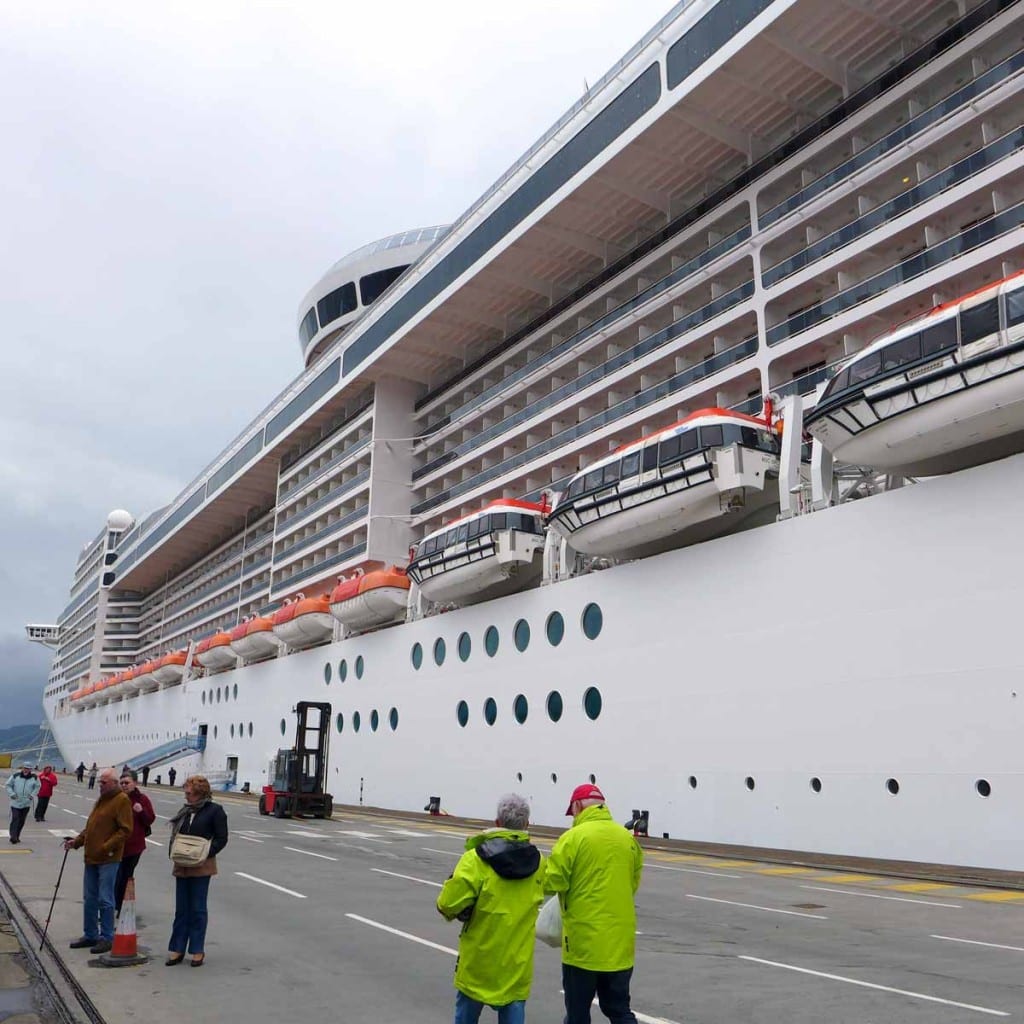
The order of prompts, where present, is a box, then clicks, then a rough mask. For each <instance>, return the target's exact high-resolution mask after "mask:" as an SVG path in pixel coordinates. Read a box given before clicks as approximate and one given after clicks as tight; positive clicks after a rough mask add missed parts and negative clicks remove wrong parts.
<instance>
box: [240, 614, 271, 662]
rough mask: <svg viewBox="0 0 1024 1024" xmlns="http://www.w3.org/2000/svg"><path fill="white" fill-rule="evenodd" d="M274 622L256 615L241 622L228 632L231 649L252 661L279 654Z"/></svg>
mask: <svg viewBox="0 0 1024 1024" xmlns="http://www.w3.org/2000/svg"><path fill="white" fill-rule="evenodd" d="M273 627H274V623H273V622H272V621H271V620H270V619H269V618H267V617H265V616H254V617H253V618H251V619H249V620H248V621H246V622H240V623H239V624H238V625H237V626H235V628H234V629H232V630H231V631H230V632H229V633H228V637H229V638H230V640H229V643H230V645H231V650H233V651H234V652H235V654H237V655H238V656H239V657H240V658H245V660H246V661H251V660H253V659H254V658H267V657H270V655H272V654H277V651H278V643H277V639H276V638H275V637H274V634H273V632H272V630H273Z"/></svg>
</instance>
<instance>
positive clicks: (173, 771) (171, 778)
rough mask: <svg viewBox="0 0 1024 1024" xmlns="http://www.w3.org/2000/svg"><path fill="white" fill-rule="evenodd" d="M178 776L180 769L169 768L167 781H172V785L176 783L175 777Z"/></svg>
mask: <svg viewBox="0 0 1024 1024" xmlns="http://www.w3.org/2000/svg"><path fill="white" fill-rule="evenodd" d="M177 777H178V769H177V768H169V769H168V770H167V781H168V782H169V783H170V784H171V785H172V786H173V785H174V780H175V779H176V778H177Z"/></svg>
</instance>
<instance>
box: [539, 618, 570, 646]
mask: <svg viewBox="0 0 1024 1024" xmlns="http://www.w3.org/2000/svg"><path fill="white" fill-rule="evenodd" d="M544 629H545V632H546V633H547V635H548V643H549V644H551V646H552V647H557V646H558V645H559V644H560V643H561V642H562V637H563V636H565V619H563V618H562V613H561V612H552V613H551V614H550V615H549V616H548V621H547V623H545V626H544Z"/></svg>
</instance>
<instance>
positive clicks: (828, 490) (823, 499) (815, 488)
mask: <svg viewBox="0 0 1024 1024" xmlns="http://www.w3.org/2000/svg"><path fill="white" fill-rule="evenodd" d="M833 487H834V474H833V461H832V453H831V452H830V451H828V450H827V449H825V448H824V447H822V444H821V442H820V441H819V440H817V438H815V440H814V441H813V442H812V444H811V508H812V509H814V510H815V511H818V510H819V509H823V508H828V507H829V506H830V505H831V504H832V491H833Z"/></svg>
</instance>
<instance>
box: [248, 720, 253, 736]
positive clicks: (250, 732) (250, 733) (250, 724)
mask: <svg viewBox="0 0 1024 1024" xmlns="http://www.w3.org/2000/svg"><path fill="white" fill-rule="evenodd" d="M249 735H250V736H251V735H252V722H250V723H249Z"/></svg>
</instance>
